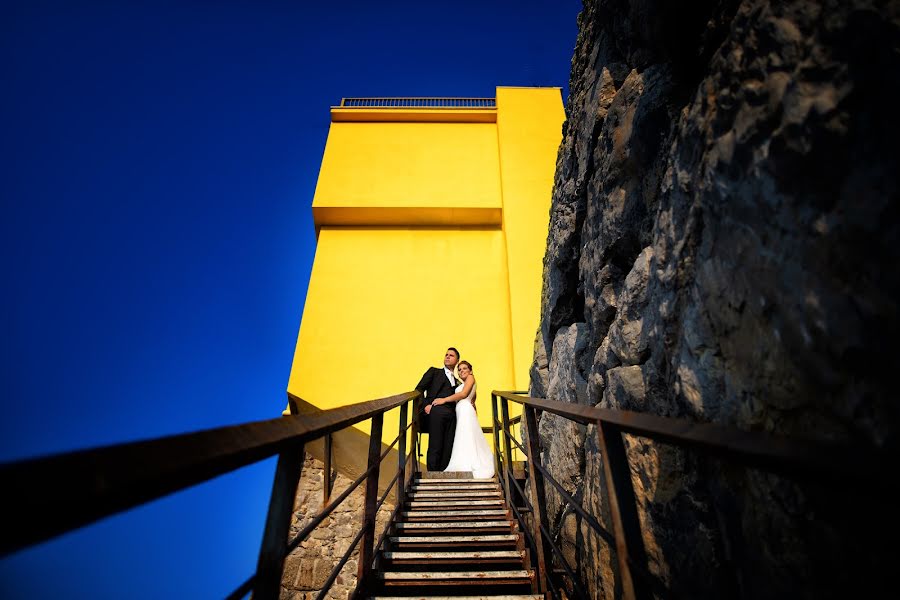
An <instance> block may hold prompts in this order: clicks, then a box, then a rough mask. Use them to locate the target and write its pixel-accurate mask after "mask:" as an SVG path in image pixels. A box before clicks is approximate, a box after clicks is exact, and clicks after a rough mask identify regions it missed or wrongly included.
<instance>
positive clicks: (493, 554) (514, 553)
mask: <svg viewBox="0 0 900 600" xmlns="http://www.w3.org/2000/svg"><path fill="white" fill-rule="evenodd" d="M382 556H384V557H385V558H389V559H391V560H397V559H413V558H444V559H449V558H457V559H458V558H473V559H474V558H516V559H521V558H523V557H524V552H522V551H520V550H476V551H471V552H459V551H457V552H383V553H382Z"/></svg>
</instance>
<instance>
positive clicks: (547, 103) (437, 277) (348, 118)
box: [288, 88, 563, 458]
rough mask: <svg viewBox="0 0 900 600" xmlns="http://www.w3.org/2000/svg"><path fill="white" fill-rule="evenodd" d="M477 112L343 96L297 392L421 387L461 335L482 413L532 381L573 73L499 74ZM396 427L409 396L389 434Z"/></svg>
mask: <svg viewBox="0 0 900 600" xmlns="http://www.w3.org/2000/svg"><path fill="white" fill-rule="evenodd" d="M471 115H472V116H471V119H472V122H459V121H460V120H462V121H465V114H464V112H461V111H456V112H455V114H454V116H453V120H455V121H457V122H441V118H442V117H441V116H440V111H416V110H408V111H407V110H400V111H393V112H391V111H384V110H347V109H334V110H333V111H332V124H331V129H330V131H329V135H328V141H327V143H326V149H325V153H324V156H323V160H322V166H321V169H320V173H319V181H318V185H317V187H316V193H315V197H314V200H313V215H314V219H315V222H316V227H317V230H318V243H317V247H316V256H315V260H314V263H313V270H312V275H311V277H310V282H309V290H308V292H307V299H306V304H305V307H304V311H303V318H302V321H301V325H300V333H299V336H298V339H297V347H296V351H295V353H294V361H293V365H292V368H291V374H290V380H289V382H288V391H289V392H291V393H293V394H295V395H296V396H299V397H301V398H303V399H305V400H306V401H308V402H310V403H311V404H313V405H314V406H317V407H319V408H323V409H325V408H333V407H336V406H343V405H346V404H351V403H356V402H361V401H364V400H371V399H374V398H380V397H384V396H389V395H393V394H397V393H400V392H403V391H408V390H410V389H412V388H413V387H414V386H415V384H416V383H417V382H418V380H419V378H420V377H421V375H422V373H423V372H424V371H425V369H426V368H427V367H429V366H438V365H440V364H441V361H442V358H443V354H444V350H445V349H446V347H447V346H451V345H452V346H456V347H458V348H459V349H460V351H461V353H462V357H463V359H466V360H469V361H471V362H472V364H473V366H474V370H475V375H476V378H477V380H478V388H479V392H480V393H479V396H478V403H477V406H478V413H479V420H480V421H481V422H482V424H483V425H489V424H490V420H491V419H490V416H491V410H490V392H491V390H492V389H514V388H518V389H525V388H527V384H528V368H529V366H530V363H531V353H532V344H533V340H534V333H535V329H536V327H537V324H538V318H539V311H540V306H539V303H540V286H541V268H542V266H541V263H542V256H543V252H544V246H545V243H546V237H547V222H548V218H549V206H550V188H551V185H552V179H553V169H554V163H555V157H556V150H557V146H558V145H559V141H560V137H561V134H560V127H561V125H562V121H563V111H562V103H561V98H560V93H559V89H558V88H542V89H528V88H498V90H497V110H496V111H493V110H488V111H484V110H482V111H473V112H472V113H471ZM392 118H393V119H394V120H393V121H391V120H390V119H392ZM511 295H512V298H511ZM511 408H512V410H511V413H512V415H515V414H518V413H519V410H518V409H517V407H511ZM367 427H368V425H366V426H364V427H360V428H359V429H360V430H362V431H365V430H366V429H367ZM396 433H397V411H394V414H393V415H390V414H389V415H388V416H387V418H386V421H385V427H384V434H383V440H384V441H385V442H388V443H389V442H390V441H392V440H393V439H394V437H395V436H396ZM423 439H424V440H425V441H427V438H423ZM423 452H424V450H423ZM361 458H364V457H361Z"/></svg>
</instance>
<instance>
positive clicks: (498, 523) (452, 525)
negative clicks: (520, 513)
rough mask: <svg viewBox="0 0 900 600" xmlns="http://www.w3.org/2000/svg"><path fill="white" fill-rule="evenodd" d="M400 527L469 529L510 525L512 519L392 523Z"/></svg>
mask: <svg viewBox="0 0 900 600" xmlns="http://www.w3.org/2000/svg"><path fill="white" fill-rule="evenodd" d="M394 525H396V526H397V527H399V528H400V529H443V528H448V529H471V528H473V527H512V525H513V523H512V521H478V522H477V523H427V522H426V523H394Z"/></svg>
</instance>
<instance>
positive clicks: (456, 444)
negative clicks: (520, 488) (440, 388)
mask: <svg viewBox="0 0 900 600" xmlns="http://www.w3.org/2000/svg"><path fill="white" fill-rule="evenodd" d="M463 385H464V384H460V385H459V386H458V387H457V388H456V391H457V392H460V391H462V389H463ZM477 386H478V384H475V385H473V386H472V391H470V392H469V395H468V397H466V398H463V399H462V400H460V401H458V402H457V403H456V435H454V436H453V450H452V451H451V453H450V464H448V465H447V468H446V469H444V470H445V471H471V472H472V477H474V478H475V479H490V478H491V477H493V476H494V454H493V453H492V452H491V447H490V446H488V443H487V440H486V439H484V434H483V433H482V432H481V425H480V424H479V423H478V415H477V414H476V413H475V407H474V406H473V405H472V398H473V397H474V396H475V388H476V387H477Z"/></svg>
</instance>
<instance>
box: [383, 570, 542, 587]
mask: <svg viewBox="0 0 900 600" xmlns="http://www.w3.org/2000/svg"><path fill="white" fill-rule="evenodd" d="M378 578H379V579H381V580H382V581H383V583H384V584H385V585H386V586H390V585H423V584H428V585H435V586H438V585H465V584H472V583H475V584H478V585H484V584H488V585H502V584H522V583H531V581H532V579H533V578H534V572H533V571H531V570H528V571H525V570H511V571H422V572H402V571H385V572H380V573H378Z"/></svg>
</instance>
